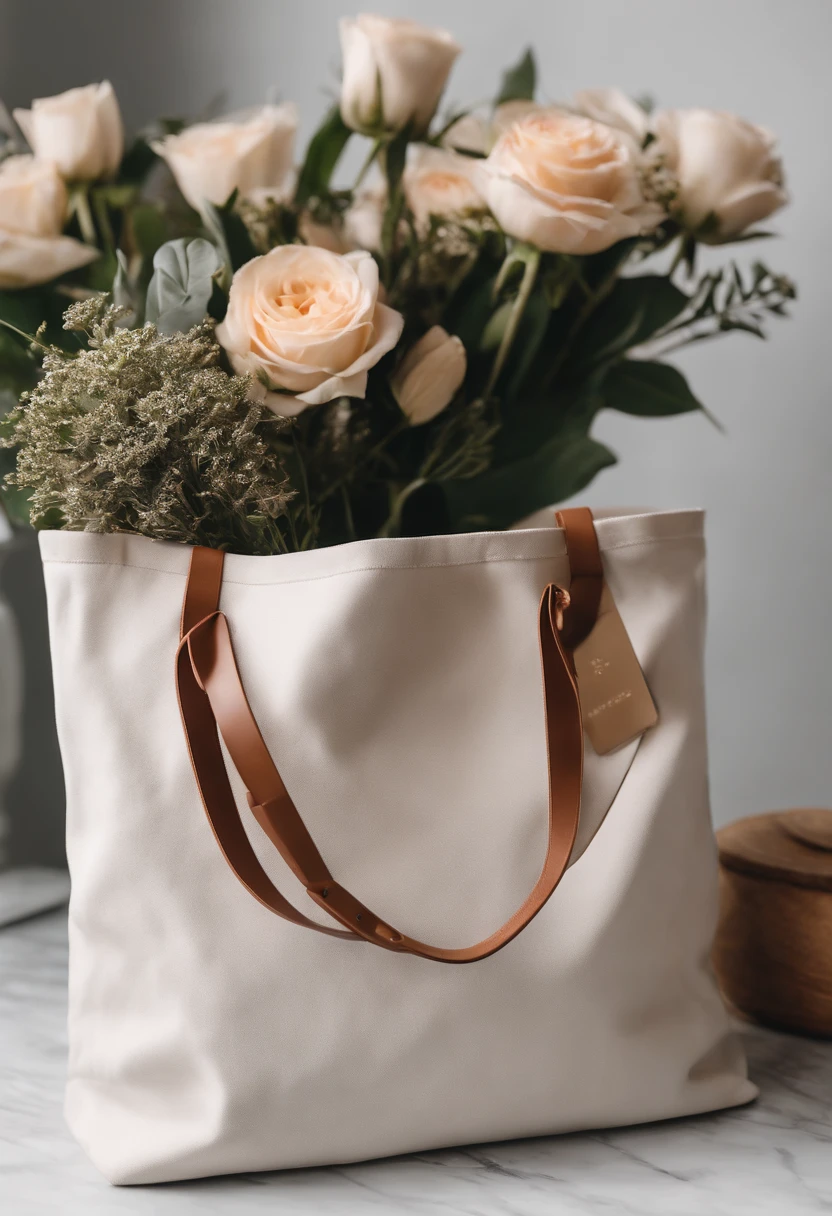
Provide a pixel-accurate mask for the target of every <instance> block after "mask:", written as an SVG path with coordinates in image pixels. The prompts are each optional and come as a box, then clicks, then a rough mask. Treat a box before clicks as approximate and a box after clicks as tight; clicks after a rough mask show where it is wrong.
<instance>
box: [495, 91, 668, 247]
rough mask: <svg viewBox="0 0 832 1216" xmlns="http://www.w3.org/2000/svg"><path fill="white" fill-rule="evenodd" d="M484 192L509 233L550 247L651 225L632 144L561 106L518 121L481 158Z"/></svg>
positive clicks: (653, 212)
mask: <svg viewBox="0 0 832 1216" xmlns="http://www.w3.org/2000/svg"><path fill="white" fill-rule="evenodd" d="M481 165H482V172H483V175H484V185H483V193H484V195H485V199H486V202H487V203H488V205H489V207H490V208H491V210H492V212H493V213H494V215H495V216H496V218H497V220H498V221H499V223H500V224H501V225H502V227H503V228H504V229H505V231H506V232H507V233H509V235H511V236H514V237H517V238H518V239H520V240H523V241H530V242H531V243H532V244H534V245H537V246H538V247H539V248H540V249H545V250H550V251H551V252H553V253H573V254H588V253H598V252H599V251H600V250H602V249H608V248H609V246H610V245H614V244H615V243H616V241H620V240H623V239H624V238H625V237H632V236H637V235H638V234H639V233H641V232H644V231H649V230H650V229H651V228H654V227H655V226H656V224H657V223H658V222H659V220H660V219H661V211H660V209H659V208H657V207H655V206H654V205H651V204H648V203H647V202H646V200H645V198H644V195H643V193H642V189H641V182H640V176H639V169H638V164H637V155H636V153H635V152H634V150H633V147H632V142H631V141H630V140H629V139H627V138H626V137H624V136H623V135H620V134H619V133H618V132H616V131H613V130H612V129H611V128H610V127H607V126H605V125H604V124H603V123H599V122H594V121H593V120H592V119H589V118H584V117H581V116H578V115H575V114H568V113H565V112H563V111H560V110H541V111H538V112H536V113H532V114H529V115H527V116H526V117H525V118H522V119H521V120H520V121H519V122H516V123H515V124H514V125H513V126H512V127H510V128H509V130H508V131H506V132H505V134H504V135H502V136H501V137H500V138H499V139H498V141H497V143H496V144H495V145H494V148H493V150H492V152H491V154H490V156H489V157H488V159H487V160H486V161H484V162H481Z"/></svg>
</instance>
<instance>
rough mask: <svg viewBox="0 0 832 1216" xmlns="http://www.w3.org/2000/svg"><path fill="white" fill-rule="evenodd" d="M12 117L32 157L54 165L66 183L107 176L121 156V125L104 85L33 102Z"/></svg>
mask: <svg viewBox="0 0 832 1216" xmlns="http://www.w3.org/2000/svg"><path fill="white" fill-rule="evenodd" d="M14 116H15V118H16V119H17V122H18V125H19V126H20V129H21V130H22V132H23V134H24V135H25V136H26V139H27V140H28V143H29V146H30V147H31V149H32V151H33V152H34V153H35V155H36V156H37V157H39V158H42V159H44V160H51V161H54V162H55V164H56V165H57V166H58V170H59V172H60V174H61V176H62V177H64V178H66V179H67V181H96V180H97V179H98V178H100V177H111V176H112V175H113V174H114V173H115V171H116V170H117V169H118V167H119V165H120V164H121V158H122V155H123V153H124V126H123V124H122V121H121V111H120V110H119V107H118V101H117V100H116V95H115V92H114V91H113V86H112V85H111V84H110V82H109V80H105V81H103V82H102V83H101V84H88V85H85V86H84V87H83V88H80V89H70V90H69V91H68V92H66V93H59V94H58V95H57V96H56V97H39V98H38V99H37V101H33V102H32V108H31V110H15V112H14Z"/></svg>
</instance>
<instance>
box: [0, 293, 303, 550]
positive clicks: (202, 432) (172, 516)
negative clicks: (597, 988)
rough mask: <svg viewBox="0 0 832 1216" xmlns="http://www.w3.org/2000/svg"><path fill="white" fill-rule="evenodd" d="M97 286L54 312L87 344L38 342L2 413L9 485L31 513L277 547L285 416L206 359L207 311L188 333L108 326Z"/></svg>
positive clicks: (284, 511) (55, 520) (90, 527)
mask: <svg viewBox="0 0 832 1216" xmlns="http://www.w3.org/2000/svg"><path fill="white" fill-rule="evenodd" d="M120 320H121V312H120V310H119V309H117V308H114V307H110V308H105V307H104V304H103V302H102V301H101V300H100V299H92V300H85V301H83V302H81V303H78V304H74V305H73V306H72V307H71V308H70V309H69V310H68V311H67V319H66V325H67V328H68V329H69V330H72V331H74V332H77V333H80V334H83V335H84V336H85V337H86V339H87V341H88V348H87V349H85V350H82V351H81V352H79V353H78V354H77V355H74V356H71V355H68V354H66V353H65V352H63V351H60V350H57V349H52V350H50V351H49V353H48V354H47V355H46V357H45V359H44V371H45V374H44V377H43V379H42V380H41V382H40V383H39V384H38V385H37V387H36V388H34V389H33V390H32V392H31V393H30V394H29V395H28V398H27V399H26V400H25V401H24V403H23V404H22V405H21V407H20V408H19V409H17V410H16V411H14V412H13V414H12V415H11V418H10V425H9V427H8V428H7V429H8V430H9V432H10V433H9V434H8V437H7V439H6V441H5V442H6V443H7V444H11V445H14V444H17V445H19V448H20V451H19V455H18V459H17V471H16V473H14V474H13V475H12V476H11V478H10V481H11V484H12V485H13V486H16V487H18V488H20V489H24V488H25V489H29V490H30V491H31V512H32V522H33V523H34V524H35V526H38V527H43V526H46V527H64V528H68V529H71V530H74V531H88V532H137V533H140V534H141V535H143V536H153V537H156V538H158V539H162V540H175V541H181V542H183V543H186V544H197V545H208V546H211V547H213V548H220V549H231V550H233V551H235V552H240V553H273V552H280V551H282V550H285V549H286V548H287V547H288V546H289V545H290V543H291V542H290V540H289V539H288V537H289V535H290V532H291V528H292V526H293V520H292V493H291V489H290V487H289V486H288V484H287V478H286V475H285V472H284V470H283V466H282V458H283V451H284V445H282V444H281V442H280V440H281V436H282V434H283V433H284V432H285V430H286V428H287V423H286V422H285V421H282V420H280V419H278V418H276V417H275V416H274V415H273V414H272V413H271V412H270V411H269V410H266V409H264V408H263V407H261V406H258V405H254V404H252V403H250V402H247V401H246V394H247V392H248V380H247V379H246V378H245V377H239V376H231V375H229V374H228V373H226V372H225V371H223V370H222V368H221V367H220V365H219V360H220V349H219V347H218V345H217V343H216V341H215V340H214V336H213V332H212V327H211V325H210V323H207V322H203V323H202V324H200V325H198V326H196V327H195V328H193V329H192V330H191V331H190V332H189V333H188V334H179V333H176V334H171V335H165V334H160V333H159V332H158V330H157V329H156V327H155V326H153V325H145V326H144V327H143V328H141V329H135V330H127V329H119V328H118V323H119V321H120Z"/></svg>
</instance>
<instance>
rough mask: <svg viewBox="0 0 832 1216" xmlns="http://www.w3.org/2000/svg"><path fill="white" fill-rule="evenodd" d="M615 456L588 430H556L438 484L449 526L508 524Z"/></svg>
mask: <svg viewBox="0 0 832 1216" xmlns="http://www.w3.org/2000/svg"><path fill="white" fill-rule="evenodd" d="M615 461H616V457H615V455H614V453H613V452H611V451H610V450H609V448H607V447H605V446H604V444H602V443H599V442H598V441H597V440H595V439H592V438H591V437H590V436H589V435H587V434H581V433H580V432H571V431H566V432H556V433H555V434H554V435H553V436H552V438H551V439H550V440H549V441H548V442H547V443H545V444H543V445H542V446H541V447H540V448H539V449H538V450H537V451H536V452H535V453H534V455H532V456H529V457H527V458H526V459H525V460H519V461H516V462H515V463H513V464H510V465H505V466H504V467H502V468H496V469H490V470H489V471H488V472H486V473H483V474H482V475H481V476H479V477H475V478H471V479H469V480H466V481H446V482H443V483H442V484H441V489H442V492H443V494H444V497H445V503H446V506H447V512H448V519H449V521H450V524H451V528H452V530H453V531H454V532H466V531H470V530H474V531H476V530H479V529H488V530H490V529H498V528H509V527H511V525H512V524H515V523H517V522H518V521H519V520H521V519H523V518H524V517H525V516H527V515H531V513H532V512H533V511H538V510H540V509H541V508H542V507H547V506H551V505H552V504H553V503H558V502H563V500H564V499H566V498H571V497H572V495H573V494H577V493H579V492H580V491H581V490H583V489H584V487H585V486H588V485H589V483H590V482H591V481H592V479H593V478H594V477H595V476H596V475H597V474H598V473H600V472H601V470H602V469H605V468H607V467H608V466H609V465H611V464H615Z"/></svg>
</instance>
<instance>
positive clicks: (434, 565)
mask: <svg viewBox="0 0 832 1216" xmlns="http://www.w3.org/2000/svg"><path fill="white" fill-rule="evenodd" d="M683 540H698V541H703V540H704V537H703V536H702V534H701V533H696V532H691V533H686V534H683V535H679V536H653V537H650V538H649V539H647V540H628V541H621V542H620V543H619V544H612V545H605V546H603V547H602V548H601V554H602V555H603V554H604V553H610V552H613V551H617V550H619V549H641V548H647V547H649V546H651V545H657V544H669V543H671V542H674V541H683ZM230 556H237V555H236V554H231V555H230ZM557 557H566V552H565V551H564V552H563V553H551V554H546V553H538V554H523V555H522V556H518V557H508V556H505V557H481V558H476V559H474V560H472V561H455V562H428V563H419V564H418V565H415V566H387V565H382V566H352V567H349V568H348V569H345V570H333V571H330V573H328V574H309V575H305V576H303V577H301V578H281V579H275V580H274V581H273V582H266V583H252V582H249V581H248V580H244V579H237V578H228V577H226V578H224V579H223V583H228V584H233V585H234V586H237V587H277V586H283V585H286V584H289V583H317V582H321V581H322V580H324V579H328V578H340V577H341V576H342V575H344V574H373V573H376V572H378V571H382V570H389V571H393V570H442V569H453V568H460V567H464V566H487V565H491V564H497V563H500V562H536V561H546V560H551V559H554V558H557ZM42 561H43V564H44V565H45V566H46V565H48V566H110V567H116V568H119V569H122V570H146V571H148V572H149V573H151V574H172V575H174V577H176V578H186V577H187V571H185V570H165V569H164V568H163V567H161V566H140V565H137V564H136V563H135V562H108V561H97V560H94V559H92V558H76V557H69V558H64V557H43V558H42Z"/></svg>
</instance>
